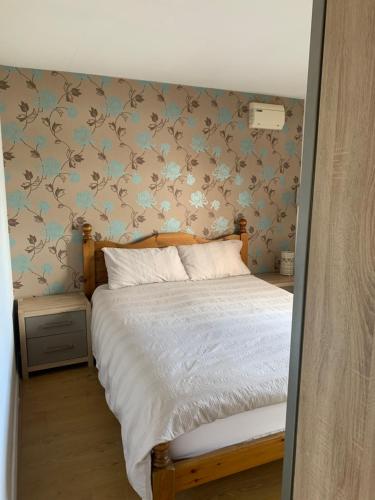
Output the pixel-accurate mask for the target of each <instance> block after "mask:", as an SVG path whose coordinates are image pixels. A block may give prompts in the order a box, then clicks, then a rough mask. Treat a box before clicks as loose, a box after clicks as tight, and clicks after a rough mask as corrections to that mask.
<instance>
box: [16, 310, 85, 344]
mask: <svg viewBox="0 0 375 500" xmlns="http://www.w3.org/2000/svg"><path fill="white" fill-rule="evenodd" d="M25 327H26V338H27V339H32V338H38V337H49V336H53V335H61V334H65V333H72V332H77V331H81V332H82V331H85V329H86V313H85V311H73V312H63V313H59V314H47V315H44V316H32V317H29V318H25Z"/></svg>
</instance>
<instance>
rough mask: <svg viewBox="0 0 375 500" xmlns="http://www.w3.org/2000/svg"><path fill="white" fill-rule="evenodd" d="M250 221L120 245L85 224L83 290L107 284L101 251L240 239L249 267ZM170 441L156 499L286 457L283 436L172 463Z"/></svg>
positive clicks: (162, 449)
mask: <svg viewBox="0 0 375 500" xmlns="http://www.w3.org/2000/svg"><path fill="white" fill-rule="evenodd" d="M246 226H247V221H246V220H245V219H241V220H240V221H239V233H238V234H230V235H227V236H223V237H221V238H218V239H217V240H208V239H205V238H200V237H197V236H193V235H191V234H187V233H159V234H154V235H152V236H149V237H147V238H145V239H143V240H141V241H138V242H136V243H127V244H121V243H116V242H114V241H105V240H104V241H95V240H94V239H93V238H92V227H91V225H90V224H84V225H83V227H82V229H83V275H84V290H85V294H86V295H87V297H88V298H91V296H92V294H93V293H94V290H95V288H96V287H97V286H99V285H102V284H105V283H107V282H108V278H107V270H106V267H105V262H104V254H103V252H102V248H104V247H116V248H130V249H132V248H133V249H136V248H162V247H166V246H176V245H192V244H194V243H209V242H210V241H220V240H233V239H237V240H241V241H242V249H241V258H242V260H243V261H244V262H245V264H246V265H247V258H248V235H247V231H246ZM169 444H170V443H169V442H167V443H161V444H159V445H157V446H155V447H154V448H153V450H152V491H153V499H154V500H173V499H174V498H175V493H176V492H178V491H182V490H187V489H189V488H193V487H194V486H198V485H200V484H204V483H207V482H209V481H213V480H215V479H219V478H221V477H225V476H229V475H231V474H235V473H236V472H240V471H243V470H246V469H251V468H253V467H257V466H258V465H263V464H265V463H268V462H273V461H274V460H279V459H281V458H283V454H284V433H283V432H280V433H277V434H272V435H270V436H267V437H264V438H261V439H255V440H251V441H246V442H244V443H239V444H235V445H233V446H228V447H225V448H221V449H219V450H215V451H213V452H210V453H205V454H204V455H199V456H197V457H194V458H188V459H182V460H172V459H171V457H170V454H169Z"/></svg>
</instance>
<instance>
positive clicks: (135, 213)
mask: <svg viewBox="0 0 375 500" xmlns="http://www.w3.org/2000/svg"><path fill="white" fill-rule="evenodd" d="M253 100H255V101H260V102H265V101H267V102H272V103H281V104H284V106H285V108H286V111H287V117H286V125H285V127H284V129H283V130H282V131H280V132H276V131H268V130H250V129H249V128H248V125H247V120H248V103H249V101H253ZM0 117H1V121H2V136H3V157H4V163H5V172H6V182H7V202H8V221H9V231H10V239H11V250H12V266H13V275H14V288H15V294H16V296H17V297H21V296H27V295H32V294H48V293H59V292H64V291H70V290H76V289H80V288H81V287H82V281H83V280H82V258H81V234H80V228H81V226H82V224H83V223H84V222H85V221H89V222H90V223H91V224H92V225H93V227H94V238H95V239H96V240H100V239H104V238H110V239H114V240H117V241H121V242H129V241H134V240H137V239H139V238H142V237H145V236H147V235H150V234H152V233H156V232H165V231H186V232H189V233H192V234H198V235H205V236H206V237H208V238H213V237H217V236H220V235H221V234H224V233H230V232H232V231H233V229H234V221H235V220H236V219H238V217H241V216H244V217H246V218H247V220H248V231H249V240H250V245H249V265H250V267H251V269H252V270H253V271H254V272H261V271H267V270H273V269H274V266H275V263H276V262H277V260H278V259H279V255H280V251H281V250H282V249H292V248H293V245H294V237H295V220H296V207H295V191H296V188H297V186H298V183H299V173H300V149H301V141H302V118H303V101H301V100H297V99H287V98H278V97H269V96H262V95H254V94H246V93H242V92H232V91H222V90H215V89H206V88H197V87H188V86H184V85H168V84H160V83H155V82H144V81H133V80H126V79H123V78H108V77H101V76H95V75H83V74H74V73H63V72H58V71H52V72H50V71H40V70H30V69H22V68H11V67H3V66H1V67H0Z"/></svg>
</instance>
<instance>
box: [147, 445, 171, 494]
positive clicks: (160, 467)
mask: <svg viewBox="0 0 375 500" xmlns="http://www.w3.org/2000/svg"><path fill="white" fill-rule="evenodd" d="M152 495H153V500H174V498H175V469H174V465H173V462H172V460H171V459H170V457H169V443H162V444H159V445H157V446H155V447H154V449H153V452H152Z"/></svg>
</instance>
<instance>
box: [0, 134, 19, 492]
mask: <svg viewBox="0 0 375 500" xmlns="http://www.w3.org/2000/svg"><path fill="white" fill-rule="evenodd" d="M2 158H3V153H2V146H1V134H0V500H13V499H15V498H16V450H17V448H16V447H17V424H16V422H17V417H18V376H17V374H16V370H15V362H14V337H13V321H12V309H13V287H12V275H11V267H10V251H9V237H8V222H7V209H6V197H5V179H4V167H3V164H2Z"/></svg>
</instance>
